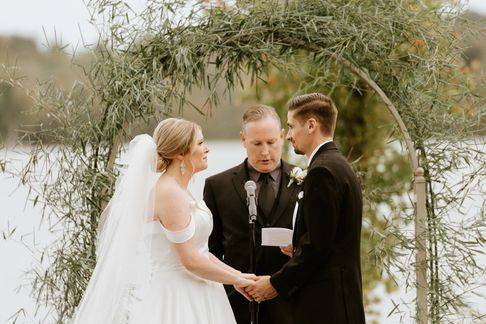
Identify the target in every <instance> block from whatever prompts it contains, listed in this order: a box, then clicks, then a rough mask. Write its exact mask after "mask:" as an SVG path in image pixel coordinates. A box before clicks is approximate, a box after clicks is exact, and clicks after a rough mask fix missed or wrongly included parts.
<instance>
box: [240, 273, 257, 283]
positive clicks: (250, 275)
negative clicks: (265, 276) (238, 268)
mask: <svg viewBox="0 0 486 324" xmlns="http://www.w3.org/2000/svg"><path fill="white" fill-rule="evenodd" d="M241 275H242V276H243V278H245V279H249V280H253V281H257V280H258V276H257V275H255V274H253V273H242V274H241Z"/></svg>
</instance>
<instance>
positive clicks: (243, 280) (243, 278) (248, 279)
mask: <svg viewBox="0 0 486 324" xmlns="http://www.w3.org/2000/svg"><path fill="white" fill-rule="evenodd" d="M253 277H254V278H256V276H255V275H254V274H251V273H242V274H240V275H238V277H237V279H236V282H235V284H234V285H233V287H235V290H236V291H237V292H239V293H240V294H242V295H243V296H244V297H245V298H246V299H248V300H249V301H253V298H252V297H251V296H250V295H249V294H248V293H247V292H246V291H245V288H246V287H248V286H250V285H251V284H253V283H254V282H255V279H253Z"/></svg>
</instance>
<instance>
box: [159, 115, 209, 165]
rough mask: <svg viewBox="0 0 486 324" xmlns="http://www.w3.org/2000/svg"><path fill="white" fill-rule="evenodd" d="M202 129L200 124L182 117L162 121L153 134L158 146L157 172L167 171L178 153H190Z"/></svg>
mask: <svg viewBox="0 0 486 324" xmlns="http://www.w3.org/2000/svg"><path fill="white" fill-rule="evenodd" d="M200 129H201V127H200V126H199V125H198V124H196V123H193V122H191V121H188V120H185V119H182V118H167V119H165V120H163V121H161V122H160V123H159V124H158V125H157V127H156V128H155V131H154V135H153V138H154V142H155V145H156V146H157V172H162V171H165V170H166V169H167V168H168V167H169V165H170V164H171V163H172V161H173V160H174V159H175V158H176V156H177V155H179V154H181V155H185V154H187V153H189V152H190V151H191V148H192V146H193V145H194V144H195V142H196V134H197V130H200Z"/></svg>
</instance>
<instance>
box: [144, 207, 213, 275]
mask: <svg viewBox="0 0 486 324" xmlns="http://www.w3.org/2000/svg"><path fill="white" fill-rule="evenodd" d="M148 226H149V235H148V236H147V239H148V243H150V245H149V247H150V255H151V261H152V270H154V271H177V270H184V269H185V268H184V266H183V265H182V263H181V261H180V260H179V257H178V255H177V253H176V251H175V245H174V244H177V243H182V242H185V241H188V240H191V242H192V244H194V245H195V246H196V248H197V249H198V250H199V252H200V253H201V254H203V255H208V253H209V248H208V238H209V235H210V234H211V231H212V229H213V220H212V215H211V211H210V210H209V208H208V207H207V206H206V204H205V203H204V201H203V200H200V201H198V202H193V203H191V218H190V221H189V224H188V225H187V226H186V227H185V228H184V229H182V230H180V231H176V232H174V231H169V230H168V229H166V228H165V227H164V226H163V225H162V224H161V223H160V222H159V221H153V222H150V223H149V224H148Z"/></svg>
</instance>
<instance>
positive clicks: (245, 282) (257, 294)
mask: <svg viewBox="0 0 486 324" xmlns="http://www.w3.org/2000/svg"><path fill="white" fill-rule="evenodd" d="M234 287H235V289H236V291H238V292H239V293H240V294H242V295H243V296H245V298H246V299H248V300H249V301H256V302H262V301H265V300H270V299H273V298H275V297H277V295H278V293H277V291H276V290H275V288H273V286H272V284H271V282H270V276H256V275H254V274H251V273H243V274H241V280H239V281H238V283H237V284H235V285H234Z"/></svg>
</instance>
